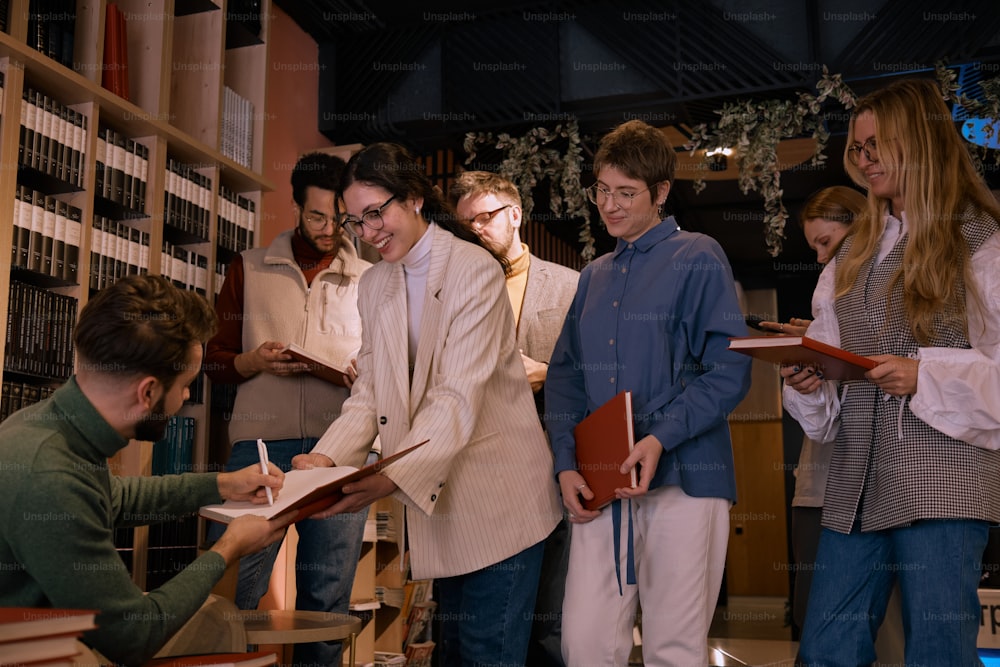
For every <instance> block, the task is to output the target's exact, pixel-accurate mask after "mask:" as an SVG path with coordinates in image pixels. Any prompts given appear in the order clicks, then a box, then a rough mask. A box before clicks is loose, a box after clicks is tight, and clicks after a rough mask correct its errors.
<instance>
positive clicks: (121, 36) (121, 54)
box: [115, 8, 129, 100]
mask: <svg viewBox="0 0 1000 667" xmlns="http://www.w3.org/2000/svg"><path fill="white" fill-rule="evenodd" d="M115 12H116V13H117V14H118V35H117V37H118V69H117V70H116V72H117V77H118V90H117V93H118V95H120V96H121V97H123V98H124V99H126V100H127V99H128V98H129V97H128V35H127V33H126V28H125V13H124V12H122V11H121V10H120V9H117V8H116V9H115Z"/></svg>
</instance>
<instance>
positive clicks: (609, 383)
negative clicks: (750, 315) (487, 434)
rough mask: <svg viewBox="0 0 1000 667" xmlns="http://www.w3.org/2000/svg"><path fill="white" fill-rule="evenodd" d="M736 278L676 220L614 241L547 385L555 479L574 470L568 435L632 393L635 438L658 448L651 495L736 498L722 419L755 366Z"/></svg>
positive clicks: (706, 242)
mask: <svg viewBox="0 0 1000 667" xmlns="http://www.w3.org/2000/svg"><path fill="white" fill-rule="evenodd" d="M745 335H746V325H745V324H744V320H743V313H742V311H741V309H740V306H739V303H738V300H737V296H736V287H735V282H734V280H733V275H732V270H731V268H730V266H729V262H728V260H727V259H726V256H725V254H724V253H723V251H722V248H721V247H720V246H719V244H718V243H717V242H716V241H715V240H714V239H712V238H711V237H709V236H706V235H704V234H697V233H691V232H684V231H681V230H680V228H679V227H678V226H677V223H676V221H675V220H674V218H673V217H669V218H667V219H665V220H664V221H662V222H661V223H660V224H658V225H656V226H655V227H653V228H652V229H650V230H649V231H647V232H646V233H645V234H643V235H642V236H641V237H640V238H639V239H637V240H636V241H635V242H633V243H629V242H627V241H624V240H622V239H619V241H618V246H617V247H616V248H615V250H614V252H612V253H609V254H607V255H604V256H602V257H600V258H598V259H597V260H595V261H594V262H592V263H591V264H590V265H588V266H587V267H586V268H584V270H583V271H582V272H581V274H580V283H579V286H578V287H577V292H576V296H575V297H574V299H573V304H572V306H571V307H570V311H569V313H568V314H567V316H566V321H565V323H564V325H563V329H562V332H561V334H560V336H559V340H558V342H557V343H556V346H555V349H554V351H553V353H552V359H551V360H550V364H549V370H548V375H547V376H546V380H545V406H546V413H545V423H546V426H547V427H548V431H549V438H550V439H551V442H552V449H553V453H554V455H555V472H556V474H558V473H559V472H561V471H563V470H572V469H575V468H576V444H575V441H574V440H573V428H574V427H575V426H576V424H577V423H579V422H580V420H581V419H583V418H584V417H585V416H586V415H588V414H590V413H591V412H592V411H593V410H595V409H596V408H598V407H600V406H601V405H602V404H604V403H605V402H606V401H608V400H610V399H611V398H613V397H614V396H615V395H616V394H617V393H618V392H620V391H624V390H631V392H632V406H633V412H634V414H635V440H636V442H638V441H639V440H640V439H641V438H643V437H645V436H646V435H648V434H652V435H655V436H656V438H657V439H658V440H659V441H660V443H661V444H662V445H663V448H664V453H663V455H662V456H661V457H660V462H659V465H658V467H657V470H656V473H655V475H654V477H653V481H652V483H651V484H650V488H655V487H658V486H663V485H665V484H675V485H680V486H681V487H682V488H683V490H684V492H685V493H687V494H688V495H690V496H696V497H719V498H728V499H730V500H731V501H733V502H735V500H736V480H735V475H734V472H733V452H732V443H731V440H730V436H729V426H728V423H727V421H726V418H727V416H728V415H729V413H730V412H731V411H732V410H733V409H734V408H735V407H736V405H737V404H738V403H739V402H740V401H741V400H742V399H743V397H744V396H745V395H746V393H747V390H748V389H749V388H750V363H751V359H750V357H747V356H745V355H742V354H739V353H736V352H732V351H730V350H729V349H728V347H729V337H731V336H745Z"/></svg>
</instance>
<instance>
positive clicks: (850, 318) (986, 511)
mask: <svg viewBox="0 0 1000 667" xmlns="http://www.w3.org/2000/svg"><path fill="white" fill-rule="evenodd" d="M963 218H965V221H964V223H963V225H962V235H963V237H964V238H965V241H966V245H967V246H968V252H969V256H970V257H971V256H972V255H973V254H974V253H975V252H976V250H978V249H979V247H980V246H981V245H982V244H983V242H985V241H986V240H987V239H988V238H989V237H990V236H991V235H992V234H994V233H996V232H997V229H998V226H997V222H996V221H995V220H993V218H991V217H989V216H987V215H985V214H982V213H977V212H975V211H974V210H973V209H971V207H970V208H968V209H966V211H965V213H964V214H963ZM907 237H908V235H903V237H902V238H900V239H899V240H898V241H897V243H896V245H895V246H894V247H893V249H892V251H891V252H890V253H889V254H888V256H887V257H886V258H885V259H883V260H882V261H881V262H880V263H879V264H878V265H875V264H874V259H875V258H874V257H871V258H869V259H868V261H867V262H866V263H865V264H864V265H863V266H862V267H861V270H860V271H859V272H858V277H857V280H856V281H855V282H854V285H853V286H852V287H851V289H850V291H849V292H848V293H847V294H845V295H844V296H842V297H839V298H837V299H836V302H835V308H836V312H837V319H838V322H839V325H840V342H841V347H843V348H844V349H846V350H850V351H851V352H854V353H856V354H861V355H864V356H871V355H876V354H895V355H898V356H902V357H915V356H916V354H917V351H918V345H917V342H916V340H915V339H914V337H913V334H912V333H911V331H910V327H909V326H908V325H907V323H906V314H905V313H904V311H903V307H902V304H903V285H902V281H897V282H896V284H895V285H893V284H891V278H892V276H893V274H894V273H895V271H896V270H897V269H898V268H899V266H900V264H901V263H902V260H903V250H904V248H905V247H906V242H907ZM852 241H853V238H852V237H850V236H849V237H848V238H847V239H846V240H845V242H844V245H843V246H842V247H841V249H840V251H839V252H838V264H839V262H840V261H842V258H843V257H844V256H845V253H846V251H847V250H848V249H849V247H850V244H851V242H852ZM887 297H888V298H887ZM955 298H956V299H965V291H964V289H962V290H960V291H959V293H958V294H956V295H955ZM890 304H891V307H890ZM935 325H936V333H935V337H934V339H933V340H932V341H931V342H930V345H931V346H933V347H952V348H969V347H970V344H969V339H968V335H967V333H966V331H965V326H963V324H962V323H961V322H955V321H954V319H952V320H950V321H949V320H948V319H946V318H945V317H943V316H942V315H941V314H938V315H936V316H935ZM908 398H909V397H907V396H903V397H896V396H890V395H889V394H886V393H884V392H883V391H882V390H881V389H879V388H878V387H877V386H876V385H875V384H874V383H871V382H868V381H865V380H859V381H852V382H847V383H843V385H842V400H841V408H840V429H839V431H838V433H837V440H836V445H835V447H834V452H833V459H832V461H831V463H830V475H829V478H828V480H827V487H826V497H825V501H824V507H823V525H824V526H825V527H827V528H831V529H833V530H836V531H838V532H842V533H848V532H850V530H851V526H852V524H853V523H854V520H855V517H858V518H859V519H860V521H861V529H862V530H863V531H873V530H883V529H886V528H895V527H899V526H905V525H908V524H910V523H912V522H914V521H918V520H920V519H980V520H983V521H990V522H997V521H1000V451H991V450H986V449H982V448H979V447H975V446H973V445H970V444H968V443H966V442H962V441H961V440H956V439H954V438H951V437H948V436H947V435H945V434H944V433H941V432H940V431H938V430H936V429H934V428H932V427H930V426H928V425H927V424H926V423H925V422H923V421H921V420H920V419H918V418H917V417H916V416H915V415H914V414H913V413H912V412H911V411H910V408H909V405H908Z"/></svg>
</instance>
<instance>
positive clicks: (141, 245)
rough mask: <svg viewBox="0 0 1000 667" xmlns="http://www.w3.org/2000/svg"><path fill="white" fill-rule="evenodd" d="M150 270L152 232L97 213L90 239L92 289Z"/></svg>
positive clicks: (99, 288)
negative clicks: (150, 236) (150, 237)
mask: <svg viewBox="0 0 1000 667" xmlns="http://www.w3.org/2000/svg"><path fill="white" fill-rule="evenodd" d="M148 272H149V233H148V232H144V231H142V230H140V229H137V228H136V227H131V226H129V225H128V224H126V223H124V222H119V221H117V220H111V219H110V218H107V217H105V216H103V215H95V216H94V224H93V230H92V231H91V239H90V289H92V290H101V289H104V288H105V287H107V286H108V285H111V284H112V283H114V282H115V281H116V280H118V279H119V278H123V277H125V276H128V275H136V274H145V273H148Z"/></svg>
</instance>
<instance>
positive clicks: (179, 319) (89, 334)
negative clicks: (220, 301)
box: [73, 275, 218, 387]
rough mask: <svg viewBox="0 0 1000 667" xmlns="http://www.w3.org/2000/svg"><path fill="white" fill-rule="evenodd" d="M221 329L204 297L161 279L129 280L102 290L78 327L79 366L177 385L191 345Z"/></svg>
mask: <svg viewBox="0 0 1000 667" xmlns="http://www.w3.org/2000/svg"><path fill="white" fill-rule="evenodd" d="M217 327H218V319H217V317H216V315H215V311H213V310H212V307H211V306H209V304H208V301H206V300H205V298H204V297H202V296H200V295H198V294H196V293H195V292H190V291H184V290H181V289H178V288H176V287H174V286H173V285H172V284H171V283H170V281H169V280H167V279H166V278H163V277H162V276H151V275H145V276H127V277H125V278H122V279H120V280H118V281H117V282H115V283H114V284H113V285H111V286H110V287H107V288H105V289H103V290H101V291H100V292H98V293H97V294H96V295H95V296H94V298H92V299H91V300H90V301H89V302H88V303H87V305H86V306H84V308H83V311H81V313H80V319H79V321H78V322H77V324H76V331H75V332H74V334H73V341H74V343H75V345H76V350H77V354H78V355H79V357H80V359H79V362H80V363H82V364H87V367H88V369H90V370H93V371H95V372H99V373H107V374H115V375H124V376H128V375H135V374H141V375H152V376H153V377H155V378H156V379H158V380H159V381H160V382H162V383H163V384H164V385H165V386H167V387H170V386H173V383H174V380H176V379H177V376H178V375H180V374H181V373H182V372H183V370H184V368H185V363H186V362H187V359H188V352H189V349H190V347H191V346H192V345H194V344H196V343H205V342H206V341H207V340H208V339H209V338H210V337H211V336H212V335H213V334H214V333H215V330H216V328H217Z"/></svg>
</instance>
